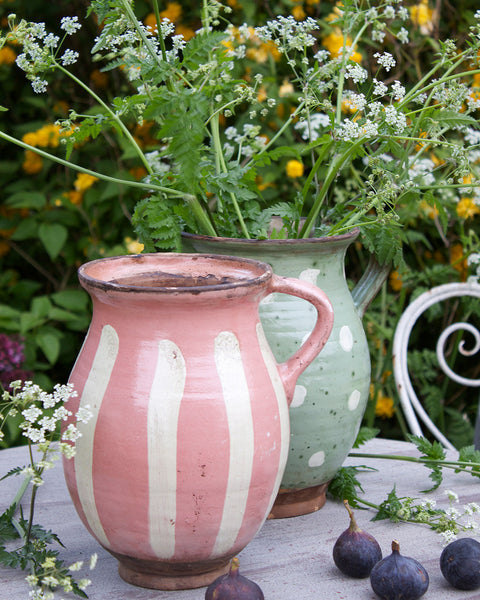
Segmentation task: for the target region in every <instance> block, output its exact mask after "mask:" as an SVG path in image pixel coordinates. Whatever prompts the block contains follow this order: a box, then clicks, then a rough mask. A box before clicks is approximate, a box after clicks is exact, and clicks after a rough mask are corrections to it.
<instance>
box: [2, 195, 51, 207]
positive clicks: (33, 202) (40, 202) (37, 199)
mask: <svg viewBox="0 0 480 600" xmlns="http://www.w3.org/2000/svg"><path fill="white" fill-rule="evenodd" d="M6 204H7V205H8V206H10V207H11V208H30V209H33V210H42V208H44V207H45V206H46V204H47V198H46V197H45V194H42V193H41V192H17V193H15V194H13V195H12V196H10V198H7V201H6Z"/></svg>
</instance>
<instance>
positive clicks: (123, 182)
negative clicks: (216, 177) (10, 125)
mask: <svg viewBox="0 0 480 600" xmlns="http://www.w3.org/2000/svg"><path fill="white" fill-rule="evenodd" d="M0 138H3V139H4V140H7V141H8V142H12V143H13V144H16V145H17V146H20V147H21V148H24V149H25V150H31V151H32V152H36V153H37V154H39V155H40V156H43V157H44V158H47V159H48V160H51V161H53V162H56V163H58V164H60V165H63V166H64V167H68V168H69V169H73V170H74V171H78V172H79V173H85V174H86V175H91V176H92V177H96V178H97V179H102V180H104V181H109V182H111V183H116V184H120V185H126V186H127V187H134V188H140V189H142V190H146V191H149V190H150V191H152V190H154V191H157V192H162V193H163V194H167V195H170V196H174V197H176V198H185V197H186V196H187V194H186V193H185V192H181V191H180V190H175V189H172V188H167V187H164V186H161V185H157V184H156V183H150V182H149V183H142V182H141V181H131V180H128V179H119V178H117V177H111V176H110V175H105V174H104V173H99V172H97V171H92V170H91V169H86V168H85V167H80V166H79V165H77V164H75V163H72V162H70V161H68V160H65V159H63V158H59V157H58V156H55V155H54V154H50V153H49V152H45V151H44V150H41V149H40V148H36V147H35V146H30V144H26V143H25V142H22V141H21V140H18V139H17V138H14V137H12V136H10V135H8V133H5V132H3V131H0Z"/></svg>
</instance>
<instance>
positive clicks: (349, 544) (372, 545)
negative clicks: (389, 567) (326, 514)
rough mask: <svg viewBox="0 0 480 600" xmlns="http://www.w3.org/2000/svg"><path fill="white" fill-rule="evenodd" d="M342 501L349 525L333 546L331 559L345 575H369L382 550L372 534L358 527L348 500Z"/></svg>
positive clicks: (360, 577) (362, 576)
mask: <svg viewBox="0 0 480 600" xmlns="http://www.w3.org/2000/svg"><path fill="white" fill-rule="evenodd" d="M343 503H344V505H345V508H346V509H347V511H348V514H349V515H350V526H349V528H348V529H346V530H345V531H344V532H343V533H342V534H340V536H339V537H338V539H337V541H336V542H335V545H334V546H333V561H334V563H335V564H336V565H337V567H338V568H339V569H340V571H342V573H345V575H348V576H349V577H358V578H359V579H362V578H364V577H368V576H369V575H370V571H371V570H372V568H373V566H374V565H375V564H376V563H377V562H378V561H379V560H380V559H381V558H382V551H381V549H380V546H379V544H378V542H377V540H376V539H375V538H374V537H373V535H370V534H369V533H367V532H366V531H363V530H362V529H360V528H359V527H358V525H357V523H356V521H355V517H354V515H353V511H352V509H351V508H350V506H349V504H348V501H347V500H344V502H343Z"/></svg>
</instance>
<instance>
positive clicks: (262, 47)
mask: <svg viewBox="0 0 480 600" xmlns="http://www.w3.org/2000/svg"><path fill="white" fill-rule="evenodd" d="M246 55H247V57H248V58H251V59H252V60H254V61H255V62H258V63H265V62H267V60H268V57H269V56H271V57H272V58H273V60H274V61H275V62H278V61H279V60H280V52H279V51H278V48H277V46H276V44H275V43H274V42H271V41H269V42H263V43H261V44H259V45H258V47H257V48H247V52H246Z"/></svg>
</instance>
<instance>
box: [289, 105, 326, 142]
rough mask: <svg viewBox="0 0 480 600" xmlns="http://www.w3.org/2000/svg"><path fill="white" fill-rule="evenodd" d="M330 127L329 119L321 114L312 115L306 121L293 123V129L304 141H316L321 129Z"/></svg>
mask: <svg viewBox="0 0 480 600" xmlns="http://www.w3.org/2000/svg"><path fill="white" fill-rule="evenodd" d="M330 125H331V122H330V117H329V116H328V115H327V114H325V113H322V112H319V113H313V114H311V115H309V116H308V118H307V119H302V120H300V121H298V122H297V123H295V126H294V128H295V129H296V130H297V131H299V132H300V135H301V136H302V139H304V140H306V141H314V140H318V138H319V137H320V134H321V132H322V130H323V129H325V128H326V127H329V126H330Z"/></svg>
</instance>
